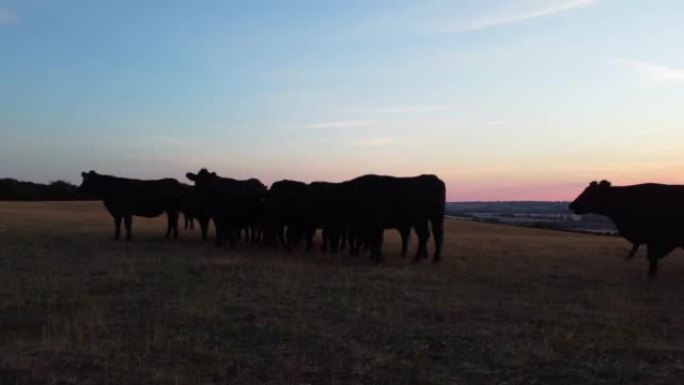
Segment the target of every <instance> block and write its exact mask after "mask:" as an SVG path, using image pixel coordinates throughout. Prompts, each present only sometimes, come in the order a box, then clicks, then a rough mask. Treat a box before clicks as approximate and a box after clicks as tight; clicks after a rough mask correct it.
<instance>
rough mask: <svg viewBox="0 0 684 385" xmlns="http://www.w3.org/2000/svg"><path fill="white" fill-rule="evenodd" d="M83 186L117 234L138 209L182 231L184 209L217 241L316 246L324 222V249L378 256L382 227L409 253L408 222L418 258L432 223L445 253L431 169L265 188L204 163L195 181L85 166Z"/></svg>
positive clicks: (440, 189)
mask: <svg viewBox="0 0 684 385" xmlns="http://www.w3.org/2000/svg"><path fill="white" fill-rule="evenodd" d="M81 175H82V177H83V183H82V184H81V185H80V186H79V192H80V193H82V194H89V195H92V196H95V197H97V198H99V199H101V200H102V201H103V202H104V205H105V207H106V208H107V210H108V211H109V213H110V214H111V215H112V217H114V228H115V233H114V238H115V239H119V237H120V233H121V222H122V221H123V222H124V225H125V228H126V238H127V239H130V238H131V224H132V217H133V216H142V217H148V218H151V217H155V216H158V215H161V214H162V213H166V215H167V230H166V237H167V238H169V237H173V238H174V239H175V238H176V237H177V236H178V217H179V213H181V212H182V213H184V215H185V219H186V223H185V225H186V226H189V225H191V224H192V221H193V219H196V220H197V221H198V222H199V225H200V227H201V231H202V239H205V240H206V239H207V230H208V227H209V223H210V221H211V222H213V223H214V227H215V230H216V231H215V234H216V245H217V246H220V245H221V244H222V243H224V242H227V243H228V244H229V245H230V246H231V247H232V246H234V244H235V242H236V240H237V239H239V238H242V237H244V239H246V240H248V241H251V242H258V243H263V244H266V245H273V246H278V245H280V246H282V247H284V248H285V249H287V250H289V249H290V248H292V247H296V246H297V245H299V244H301V243H302V242H306V248H307V250H309V249H311V248H312V245H313V243H312V240H313V237H314V234H315V232H316V230H318V229H320V230H321V231H322V232H321V238H322V240H323V249H324V250H325V249H328V250H330V251H331V252H332V253H335V252H336V251H337V250H341V249H344V248H345V247H348V248H349V251H350V253H351V254H353V255H358V254H359V253H360V252H361V250H369V251H370V255H371V258H372V259H373V260H374V261H376V262H380V260H381V247H382V242H383V233H384V230H386V229H397V230H398V231H399V233H400V234H401V238H402V255H406V252H407V245H408V239H409V236H410V233H411V230H413V231H414V232H415V234H416V235H417V237H418V248H417V250H416V253H415V256H414V261H418V260H420V259H422V258H427V254H428V250H427V244H428V240H429V238H430V228H431V230H432V236H433V238H434V255H433V259H432V260H433V262H439V261H440V258H441V251H442V243H443V237H444V210H445V203H446V187H445V185H444V182H442V181H441V180H440V179H439V178H438V177H436V176H434V175H420V176H416V177H410V178H397V177H390V176H379V175H364V176H360V177H358V178H355V179H352V180H349V181H345V182H341V183H328V182H313V183H309V184H306V183H303V182H296V181H291V180H282V181H278V182H275V183H273V185H272V186H271V188H267V187H266V186H265V185H264V184H263V183H261V182H260V181H259V180H258V179H248V180H235V179H231V178H224V177H220V176H218V175H216V173H214V172H209V171H207V170H206V169H202V170H200V171H199V172H198V173H196V174H195V173H187V175H186V176H187V178H188V179H189V180H191V181H193V182H194V185H192V186H191V185H187V184H183V183H180V182H178V181H177V180H175V179H171V178H167V179H159V180H138V179H128V178H119V177H114V176H109V175H102V174H98V173H96V172H95V171H90V172H84V173H82V174H81Z"/></svg>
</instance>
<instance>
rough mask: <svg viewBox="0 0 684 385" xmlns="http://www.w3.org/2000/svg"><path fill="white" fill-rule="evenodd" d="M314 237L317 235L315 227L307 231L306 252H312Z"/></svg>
mask: <svg viewBox="0 0 684 385" xmlns="http://www.w3.org/2000/svg"><path fill="white" fill-rule="evenodd" d="M314 235H316V228H315V227H311V228H308V229H306V251H311V248H312V247H313V238H314Z"/></svg>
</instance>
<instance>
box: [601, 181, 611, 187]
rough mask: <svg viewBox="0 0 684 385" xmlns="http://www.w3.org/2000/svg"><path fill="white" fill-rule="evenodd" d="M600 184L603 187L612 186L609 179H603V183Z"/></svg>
mask: <svg viewBox="0 0 684 385" xmlns="http://www.w3.org/2000/svg"><path fill="white" fill-rule="evenodd" d="M599 186H601V187H610V186H611V184H610V182H608V181H607V180H602V181H601V183H599Z"/></svg>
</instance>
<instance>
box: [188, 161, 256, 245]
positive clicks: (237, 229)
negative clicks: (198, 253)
mask: <svg viewBox="0 0 684 385" xmlns="http://www.w3.org/2000/svg"><path fill="white" fill-rule="evenodd" d="M186 176H187V178H188V179H190V180H192V181H194V182H195V187H196V191H197V196H198V197H199V199H200V200H201V202H202V205H203V207H205V208H206V209H207V212H208V214H209V216H210V217H211V220H212V221H213V222H214V226H215V227H216V245H217V246H220V245H221V244H222V243H223V242H224V241H225V240H227V241H228V243H229V245H230V247H233V246H234V245H235V240H236V239H237V238H238V237H239V236H240V233H241V231H242V230H244V229H247V231H248V233H249V235H248V237H251V238H252V239H256V238H258V233H259V232H260V230H259V229H260V221H261V216H262V212H263V208H262V206H263V200H264V196H265V194H266V186H265V185H264V184H263V183H261V182H260V181H259V180H258V179H254V178H252V179H248V180H236V179H231V178H224V177H220V176H218V175H217V174H216V173H215V172H209V171H208V170H207V169H204V168H203V169H201V170H200V171H199V172H198V173H197V174H194V173H191V172H189V173H187V174H186Z"/></svg>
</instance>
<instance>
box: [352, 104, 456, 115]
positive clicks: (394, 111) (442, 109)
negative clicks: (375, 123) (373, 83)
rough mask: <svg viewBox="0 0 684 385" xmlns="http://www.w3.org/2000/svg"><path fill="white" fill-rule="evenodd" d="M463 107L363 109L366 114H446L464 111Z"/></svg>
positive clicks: (434, 106)
mask: <svg viewBox="0 0 684 385" xmlns="http://www.w3.org/2000/svg"><path fill="white" fill-rule="evenodd" d="M463 108H464V107H462V106H450V105H438V104H433V105H429V104H428V105H415V106H388V107H377V108H367V109H363V111H365V112H371V113H378V114H421V113H432V112H445V111H452V110H456V109H463Z"/></svg>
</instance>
